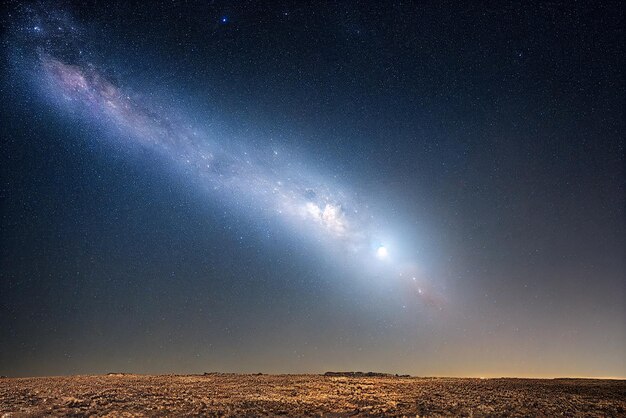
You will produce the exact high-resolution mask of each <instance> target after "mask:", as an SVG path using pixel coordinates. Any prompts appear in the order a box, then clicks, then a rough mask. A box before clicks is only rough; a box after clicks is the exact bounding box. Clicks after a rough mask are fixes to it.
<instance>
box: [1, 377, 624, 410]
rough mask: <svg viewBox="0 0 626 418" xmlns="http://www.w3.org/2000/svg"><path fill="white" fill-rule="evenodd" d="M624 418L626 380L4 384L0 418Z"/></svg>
mask: <svg viewBox="0 0 626 418" xmlns="http://www.w3.org/2000/svg"><path fill="white" fill-rule="evenodd" d="M41 415H53V416H54V415H56V416H67V415H74V416H87V415H98V416H161V415H167V416H190V415H196V416H197V415H208V416H224V415H228V416H243V415H247V416H250V415H283V416H302V415H306V416H311V415H314V416H320V415H331V416H338V415H339V416H352V415H357V416H370V415H374V416H416V415H419V416H451V415H452V416H550V417H554V416H559V415H565V416H581V417H582V416H584V417H605V416H615V417H617V416H626V381H624V380H591V379H554V380H547V379H459V378H418V377H405V376H395V375H386V374H379V373H372V374H368V373H354V372H345V373H330V374H328V375H238V374H221V373H206V374H204V375H190V376H179V375H167V376H142V375H128V374H109V375H100V376H70V377H39V378H2V379H0V417H28V416H41Z"/></svg>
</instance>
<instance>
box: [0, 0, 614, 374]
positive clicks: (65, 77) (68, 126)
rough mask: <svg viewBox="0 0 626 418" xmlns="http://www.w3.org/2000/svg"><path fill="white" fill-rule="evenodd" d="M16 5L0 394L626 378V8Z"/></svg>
mask: <svg viewBox="0 0 626 418" xmlns="http://www.w3.org/2000/svg"><path fill="white" fill-rule="evenodd" d="M7 6H8V7H5V8H4V10H3V11H2V14H1V23H2V25H1V26H2V28H3V29H2V33H1V36H2V38H1V40H2V51H3V54H2V57H1V58H0V59H1V61H0V63H1V70H2V77H1V82H0V96H1V97H0V102H1V103H2V106H1V107H0V132H1V138H2V140H1V147H2V149H1V152H0V159H1V160H0V173H1V183H0V197H1V209H2V216H1V218H0V222H1V227H0V243H1V245H0V374H2V375H10V376H36V375H66V374H87V373H106V372H134V373H202V372H206V371H223V372H264V373H318V372H324V371H328V370H362V371H370V370H373V371H382V372H391V373H401V374H412V375H420V376H484V377H492V376H522V377H526V376H537V377H554V376H570V377H593V376H595V377H622V378H623V377H626V360H625V359H626V356H625V355H624V353H626V289H625V288H626V284H625V273H626V271H625V257H624V254H625V253H624V251H625V233H626V230H625V225H624V222H625V213H624V143H623V138H624V107H625V106H624V105H625V91H624V75H623V59H624V41H623V38H624V33H623V32H624V31H623V22H624V19H623V18H624V16H623V8H622V6H621V5H620V3H619V2H617V1H616V2H612V1H604V2H594V3H593V4H584V3H578V2H570V1H567V2H550V3H545V2H536V3H535V2H526V3H524V4H523V5H520V4H518V2H499V3H493V4H481V5H478V4H467V5H459V4H458V3H457V2H445V1H444V2H425V3H420V4H418V3H412V2H406V1H389V2H350V1H331V2H326V1H324V2H316V1H312V2H306V3H305V2H300V1H272V2H257V1H162V0H159V1H155V2H150V5H149V6H148V5H146V3H145V2H128V1H117V0H114V1H107V2H96V1H91V0H85V1H80V2H21V1H10V2H8V5H7Z"/></svg>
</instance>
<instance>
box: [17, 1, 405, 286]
mask: <svg viewBox="0 0 626 418" xmlns="http://www.w3.org/2000/svg"><path fill="white" fill-rule="evenodd" d="M35 16H36V17H35V18H31V19H30V20H29V22H28V23H27V24H25V25H24V28H25V29H23V33H22V35H24V33H25V34H26V36H25V37H26V38H27V39H28V42H27V45H29V46H30V49H31V50H32V51H33V52H34V53H33V55H32V56H33V58H34V59H33V60H32V62H33V63H34V64H33V65H32V67H33V69H34V71H32V74H33V79H34V80H35V85H36V86H37V88H38V89H39V91H40V94H43V96H45V97H48V98H50V99H51V100H52V101H53V102H54V103H56V104H57V106H59V107H60V108H61V109H65V110H66V111H68V106H69V107H71V110H72V111H74V110H78V111H79V113H80V114H81V115H82V116H83V119H85V120H88V121H91V122H95V123H96V124H97V125H98V126H99V128H100V129H104V130H107V131H111V132H116V134H117V135H118V136H120V137H121V136H123V137H124V138H127V139H128V140H129V141H131V143H133V144H138V145H140V146H141V147H144V148H146V149H149V150H151V151H152V152H154V153H156V154H158V155H160V156H161V157H162V158H164V159H165V160H167V161H170V162H171V163H172V164H173V165H172V166H173V167H177V168H182V169H183V170H184V171H185V172H187V173H188V175H191V176H192V177H193V179H194V180H199V181H198V183H199V184H200V185H201V187H203V188H205V189H207V191H209V192H210V195H211V196H214V197H216V198H217V199H219V201H222V202H223V204H224V205H227V206H228V205H231V206H232V205H235V206H236V207H237V208H240V209H241V208H243V209H244V210H243V211H242V212H243V213H246V211H247V212H249V213H250V214H251V215H252V214H254V215H258V214H263V215H269V216H274V217H275V218H277V219H279V220H280V221H281V222H285V223H288V224H289V229H290V230H293V231H298V233H299V234H300V235H301V236H303V237H305V238H306V237H308V238H311V239H313V242H319V243H321V244H322V245H323V246H326V247H329V248H330V247H332V248H333V251H334V253H335V254H339V257H340V258H345V256H346V255H347V256H349V257H350V258H351V259H352V260H354V261H356V263H358V264H361V265H362V263H363V262H364V261H367V262H368V263H374V264H372V265H376V266H377V267H378V268H383V269H384V271H385V272H386V273H384V274H386V275H394V276H398V275H401V274H402V272H403V271H405V270H406V268H405V266H406V265H407V263H406V260H405V261H404V262H403V264H402V266H401V265H400V263H399V260H400V258H399V257H398V255H399V252H398V251H397V250H398V248H395V249H394V248H392V247H393V245H392V246H389V244H390V243H389V242H385V240H388V238H389V237H390V236H391V235H390V233H389V231H388V230H385V227H384V226H383V227H381V225H386V224H387V223H386V222H385V219H384V216H382V217H381V216H378V217H376V216H375V211H374V210H373V209H372V206H371V205H370V202H367V201H365V200H364V199H363V198H362V196H360V195H359V194H358V193H356V192H355V191H350V189H349V188H347V187H345V186H346V185H345V184H344V185H342V184H341V179H336V178H335V177H334V176H329V175H326V176H325V175H323V174H320V173H318V172H315V170H314V168H313V167H310V166H307V164H305V162H304V161H302V160H301V159H299V158H296V157H293V156H292V153H291V152H290V150H289V149H283V148H280V149H277V148H273V147H271V146H270V145H269V144H268V145H267V146H263V145H262V144H260V141H259V142H255V144H254V145H253V146H252V145H250V144H246V143H237V142H236V141H233V140H230V139H226V138H224V137H219V136H217V135H216V134H215V133H212V134H209V133H207V132H206V131H205V130H203V126H194V125H193V124H191V123H187V122H185V121H183V120H182V119H181V118H178V117H176V116H175V115H179V114H180V113H181V112H180V109H176V108H175V107H170V108H168V107H167V105H165V106H163V105H157V104H156V103H154V100H152V99H151V97H150V95H146V94H144V95H141V94H136V93H135V92H134V91H133V93H132V94H130V93H129V91H130V90H129V89H128V88H126V87H124V86H121V85H118V84H117V83H114V82H112V81H111V80H110V78H109V77H106V76H104V75H103V74H102V71H100V70H99V69H98V68H97V66H96V65H95V64H93V63H92V62H91V61H90V60H89V58H88V57H89V54H88V53H84V50H85V49H86V44H87V42H85V39H84V37H83V36H82V31H81V30H80V29H79V25H77V24H76V23H75V22H74V20H73V19H71V18H70V17H68V16H67V15H66V14H63V13H62V12H54V13H47V14H44V16H45V19H43V18H41V17H40V16H41V14H36V15H35ZM182 113H184V112H182ZM383 213H384V212H383ZM407 274H409V275H411V274H412V273H410V272H409V273H407Z"/></svg>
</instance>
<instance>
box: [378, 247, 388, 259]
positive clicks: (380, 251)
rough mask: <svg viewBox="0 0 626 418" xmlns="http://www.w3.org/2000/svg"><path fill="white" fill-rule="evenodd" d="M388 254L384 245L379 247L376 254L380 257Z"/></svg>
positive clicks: (385, 256)
mask: <svg viewBox="0 0 626 418" xmlns="http://www.w3.org/2000/svg"><path fill="white" fill-rule="evenodd" d="M387 254H388V253H387V248H385V247H384V246H383V245H381V246H380V247H378V249H377V250H376V256H377V257H378V258H380V259H383V258H387Z"/></svg>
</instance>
